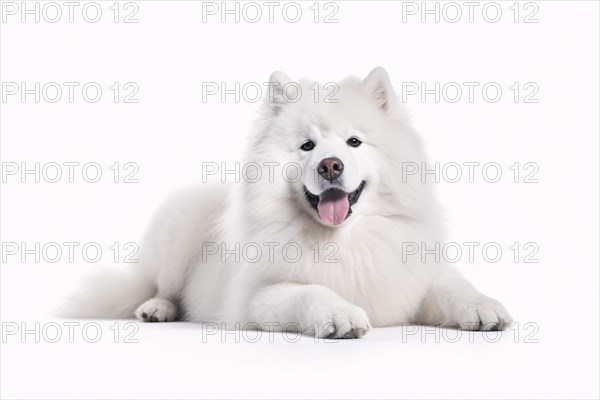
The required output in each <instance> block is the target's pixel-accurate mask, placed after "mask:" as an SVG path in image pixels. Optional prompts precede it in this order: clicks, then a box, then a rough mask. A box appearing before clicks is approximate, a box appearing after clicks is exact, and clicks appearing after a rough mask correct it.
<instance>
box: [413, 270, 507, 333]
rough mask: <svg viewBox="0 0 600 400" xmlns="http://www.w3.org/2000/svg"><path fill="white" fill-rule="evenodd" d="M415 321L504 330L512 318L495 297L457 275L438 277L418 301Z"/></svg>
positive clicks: (457, 326)
mask: <svg viewBox="0 0 600 400" xmlns="http://www.w3.org/2000/svg"><path fill="white" fill-rule="evenodd" d="M416 322H417V323H421V324H425V325H441V326H443V327H446V328H449V327H454V328H460V329H465V330H503V329H506V328H507V327H508V326H509V325H510V324H511V323H512V317H511V316H510V314H509V313H508V312H507V311H506V309H505V308H504V306H503V305H502V304H501V303H500V302H499V301H497V300H495V299H493V298H491V297H488V296H486V295H484V294H482V293H480V292H479V291H477V289H475V287H473V285H471V283H470V282H468V281H467V280H466V279H464V278H463V277H461V276H458V275H450V276H446V277H442V278H441V279H438V281H437V282H435V283H434V285H433V286H432V287H431V288H430V290H429V293H428V294H427V296H426V298H425V299H424V301H423V303H422V304H421V307H420V310H419V312H418V314H417V317H416Z"/></svg>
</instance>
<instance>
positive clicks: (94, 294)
mask: <svg viewBox="0 0 600 400" xmlns="http://www.w3.org/2000/svg"><path fill="white" fill-rule="evenodd" d="M270 80H271V82H278V83H280V84H281V85H283V84H285V83H288V82H291V80H290V78H288V77H287V76H285V75H284V74H282V73H280V72H276V73H274V74H273V75H272V76H271V79H270ZM298 83H299V84H300V85H301V87H302V89H303V92H302V93H303V95H302V96H301V98H300V100H299V101H297V102H295V103H292V102H289V101H286V100H285V98H284V97H283V93H282V91H281V90H274V91H273V92H272V95H271V96H270V98H269V101H267V102H265V103H266V104H265V105H264V106H263V110H262V112H263V116H262V118H261V119H260V120H259V123H258V126H257V128H256V130H255V132H254V133H253V134H252V136H251V137H250V143H249V146H248V149H247V152H246V155H245V162H246V163H250V162H253V163H257V164H258V165H264V163H265V162H267V163H273V162H275V163H279V165H280V166H284V165H286V164H288V163H292V162H293V163H297V164H298V165H300V166H301V168H302V179H300V180H299V181H297V182H290V179H284V178H283V175H282V174H281V167H280V169H277V168H275V174H274V175H273V181H272V182H271V181H270V180H269V179H267V175H268V174H267V171H266V170H263V171H262V175H263V178H262V179H259V180H258V182H249V181H243V182H241V183H239V184H233V185H226V184H220V185H216V186H214V187H213V186H208V187H207V186H206V185H204V186H202V187H198V188H192V189H189V190H185V191H182V192H179V193H176V194H175V195H174V196H173V197H172V198H171V199H170V200H169V201H167V202H166V204H165V205H164V207H163V208H162V209H161V211H160V212H159V213H158V214H157V216H156V217H155V220H154V222H153V223H152V225H151V227H150V229H149V232H148V234H147V237H146V238H145V241H144V242H143V243H142V246H141V251H142V254H141V259H140V264H139V265H137V266H136V267H135V268H133V269H131V270H128V271H126V272H122V273H119V274H114V275H111V276H104V277H102V278H101V279H99V280H98V279H96V280H94V281H92V282H90V284H89V285H87V286H85V289H84V290H82V291H81V293H79V294H78V295H77V296H75V298H74V300H73V301H72V302H71V304H70V307H69V310H68V311H67V313H68V314H70V315H76V316H81V317H96V318H100V317H101V318H127V317H133V316H134V315H135V316H137V318H139V319H141V320H145V321H173V320H174V319H176V318H177V317H178V316H179V318H181V319H185V320H189V321H198V322H219V323H223V324H226V325H227V327H228V329H238V328H243V327H244V326H246V327H256V326H258V327H261V328H263V329H275V330H280V329H291V328H294V327H295V328H297V329H300V330H301V331H303V332H305V333H307V334H314V335H316V336H319V337H339V338H349V337H360V336H362V335H364V334H365V333H366V332H367V331H368V330H369V329H370V328H371V327H372V326H374V327H381V326H392V325H398V324H402V323H410V322H414V323H420V324H433V325H439V324H446V326H454V327H459V328H462V329H503V328H505V327H506V326H507V325H508V324H509V323H510V322H511V317H510V315H509V314H508V313H507V312H506V310H505V309H504V307H503V306H502V305H501V304H500V303H499V302H497V301H496V300H494V299H492V298H490V297H487V296H485V295H483V294H481V293H479V292H478V291H477V290H476V289H475V288H474V287H473V286H472V285H471V284H470V283H469V282H467V281H466V280H465V279H464V278H462V277H461V276H460V275H459V274H458V273H457V272H456V271H455V270H454V269H453V268H452V267H451V266H449V265H445V264H443V263H434V262H427V263H422V262H420V260H418V257H413V258H411V259H409V260H408V262H403V260H402V257H401V244H402V242H416V243H422V242H425V243H428V244H430V245H433V244H434V243H435V242H437V241H441V240H442V239H443V227H442V223H441V217H440V213H439V207H438V203H437V201H436V199H435V196H434V193H433V189H432V187H430V185H429V184H424V183H421V182H416V181H414V180H409V182H406V183H403V182H402V180H401V170H402V163H403V162H416V163H419V164H420V163H421V162H423V161H426V157H425V153H424V150H423V147H422V145H421V142H420V140H419V137H418V135H417V134H416V132H415V131H414V130H413V128H411V126H410V125H409V123H408V122H407V117H406V116H405V115H404V114H403V112H402V110H401V109H400V107H399V104H397V101H396V98H395V95H394V90H393V88H392V86H391V84H390V81H389V78H388V75H387V73H386V72H385V70H383V69H382V68H376V69H374V70H373V71H372V72H371V73H370V74H369V75H368V76H367V77H366V78H365V79H364V80H359V79H356V78H349V79H346V80H344V81H342V82H340V83H339V92H338V93H337V94H336V95H335V98H336V99H338V102H337V103H326V102H323V101H317V102H315V101H314V96H313V94H314V92H313V91H311V89H310V87H311V85H313V82H309V81H300V82H298ZM279 87H281V86H279ZM321 93H325V92H321ZM321 100H322V99H321ZM351 136H356V137H358V138H360V139H361V140H362V142H363V143H362V145H360V146H359V147H356V148H354V147H350V146H348V145H347V144H346V141H347V140H348V138H349V137H351ZM306 140H312V141H313V142H315V143H316V146H315V148H314V149H313V150H312V151H303V150H301V149H300V147H301V146H302V144H303V143H304V142H305V141H306ZM332 156H335V157H337V158H339V159H341V160H343V163H344V166H345V168H344V172H343V174H342V177H343V179H342V180H341V188H343V189H344V190H345V191H346V192H352V191H354V190H355V189H356V188H357V187H358V186H359V185H360V183H361V182H362V181H365V182H366V187H365V189H364V190H363V192H362V194H361V196H360V198H359V200H358V202H357V203H356V204H354V205H353V206H352V214H351V215H350V216H349V217H348V218H347V219H346V220H345V222H343V223H342V224H341V225H338V226H326V225H324V224H323V223H321V221H320V219H319V215H318V213H317V212H316V210H315V209H314V208H312V207H311V205H310V204H309V201H308V200H307V198H306V197H305V194H304V188H306V189H307V190H308V191H310V192H311V193H313V194H316V195H318V194H319V193H321V192H322V191H323V190H324V189H326V188H327V185H328V183H327V182H324V180H323V179H320V178H319V176H318V175H316V174H315V173H313V172H314V170H312V169H311V168H314V165H315V164H317V163H318V162H319V161H320V160H322V159H323V158H326V157H332ZM252 180H254V179H252ZM271 242H277V243H280V244H281V245H283V244H286V243H296V244H298V245H299V246H300V247H301V248H302V251H303V253H302V254H303V256H302V258H301V259H300V260H299V261H297V262H290V261H289V260H286V259H284V257H283V256H282V252H281V251H280V250H278V249H281V247H282V246H281V245H280V246H279V247H276V250H275V251H274V259H272V260H271V259H268V257H265V256H263V257H262V259H261V260H260V261H259V262H254V263H252V262H248V261H244V260H243V259H241V260H239V262H236V260H235V257H234V256H230V257H228V258H227V259H226V260H225V262H223V260H222V258H221V253H219V254H217V255H212V256H209V257H207V256H206V254H203V251H204V250H205V247H204V245H203V244H206V243H217V244H221V245H223V246H225V248H227V249H233V248H234V247H235V243H239V244H240V246H241V247H243V246H244V245H245V244H247V243H258V244H259V245H260V244H264V243H271ZM315 243H317V247H318V248H319V249H320V254H319V256H318V257H317V258H318V259H316V260H315V256H314V255H315V252H314V251H313V250H311V246H315ZM327 243H334V244H335V246H337V249H338V251H337V252H336V254H335V255H334V256H333V258H335V259H337V260H338V262H334V263H326V262H324V259H325V258H326V257H325V256H326V253H328V252H327V251H326V250H327V249H326V248H325V245H326V244H327ZM334 248H335V247H334ZM313 249H314V247H313ZM432 261H433V259H432Z"/></svg>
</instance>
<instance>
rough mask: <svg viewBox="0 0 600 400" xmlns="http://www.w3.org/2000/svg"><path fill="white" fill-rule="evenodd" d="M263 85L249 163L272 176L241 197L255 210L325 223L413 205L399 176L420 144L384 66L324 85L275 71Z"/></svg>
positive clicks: (385, 213) (388, 212)
mask: <svg viewBox="0 0 600 400" xmlns="http://www.w3.org/2000/svg"><path fill="white" fill-rule="evenodd" d="M268 88H269V90H268V98H267V102H266V106H265V107H264V110H263V111H264V115H263V118H261V120H260V126H259V129H258V130H257V133H256V135H255V136H253V138H252V142H251V148H250V150H249V152H248V160H252V161H253V162H256V163H258V164H259V165H265V164H268V165H270V166H271V167H272V170H271V171H269V172H271V174H270V177H271V178H272V181H271V182H269V186H264V185H260V187H261V188H260V190H259V189H256V187H255V188H253V189H249V190H256V191H257V193H253V195H251V196H246V197H247V199H249V198H252V199H256V198H257V197H260V199H261V201H262V203H261V204H262V206H261V205H259V204H253V211H254V212H260V210H259V208H260V207H264V210H267V211H265V213H266V214H269V216H270V217H271V219H280V220H282V221H284V220H285V219H286V218H294V217H297V214H298V212H301V213H302V214H308V215H310V216H311V217H312V218H313V220H314V221H317V222H318V223H320V224H321V225H324V226H327V227H332V226H341V225H344V224H346V223H347V222H348V221H351V220H353V219H357V218H358V216H359V215H378V216H393V215H401V214H410V212H411V208H414V207H417V208H418V206H417V204H416V203H415V202H416V201H418V199H417V198H416V197H418V196H415V194H416V192H415V190H414V189H411V188H409V187H403V186H402V185H403V183H402V180H401V178H400V177H401V174H402V162H403V161H411V162H412V161H415V160H422V158H423V157H422V151H421V146H420V145H419V142H418V140H417V137H416V135H415V134H414V132H413V131H412V130H411V129H410V128H409V127H408V125H407V124H406V123H405V122H404V119H405V118H404V117H403V116H402V115H401V114H400V111H399V109H398V105H397V101H396V96H395V94H394V90H393V88H392V86H391V83H390V80H389V77H388V74H387V72H386V71H385V70H384V69H383V68H380V67H378V68H375V69H374V70H373V71H371V73H370V74H369V75H368V76H367V77H366V78H365V79H363V80H360V79H357V78H348V79H346V80H344V81H341V82H339V83H325V84H323V83H315V82H311V81H306V80H301V81H298V82H294V81H292V80H291V79H290V78H289V77H287V76H286V75H285V74H283V73H281V72H275V73H273V74H272V75H271V78H270V81H269V86H268ZM262 180H263V181H264V180H265V177H263V179H262ZM258 192H260V193H258ZM264 210H263V211H264Z"/></svg>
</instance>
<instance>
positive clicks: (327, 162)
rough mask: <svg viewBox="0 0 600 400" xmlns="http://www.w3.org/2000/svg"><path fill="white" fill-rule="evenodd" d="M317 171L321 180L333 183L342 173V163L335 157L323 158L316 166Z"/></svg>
mask: <svg viewBox="0 0 600 400" xmlns="http://www.w3.org/2000/svg"><path fill="white" fill-rule="evenodd" d="M317 170H318V171H319V175H321V176H322V177H323V178H325V179H327V180H328V181H333V180H334V179H337V178H339V176H340V175H341V174H342V172H343V171H344V163H343V162H342V160H340V159H339V158H337V157H329V158H324V159H322V160H321V162H320V163H319V165H318V166H317Z"/></svg>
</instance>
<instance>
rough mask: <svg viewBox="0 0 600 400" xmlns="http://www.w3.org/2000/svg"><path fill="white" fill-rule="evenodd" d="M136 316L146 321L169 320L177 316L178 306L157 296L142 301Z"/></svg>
mask: <svg viewBox="0 0 600 400" xmlns="http://www.w3.org/2000/svg"><path fill="white" fill-rule="evenodd" d="M135 316H136V317H137V318H138V319H139V320H142V321H144V322H169V321H174V320H175V318H176V317H177V308H176V307H175V305H174V304H173V303H171V302H170V301H169V300H166V299H161V298H159V297H155V298H153V299H150V300H148V301H146V302H144V303H142V305H141V306H139V307H138V308H137V310H135Z"/></svg>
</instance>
